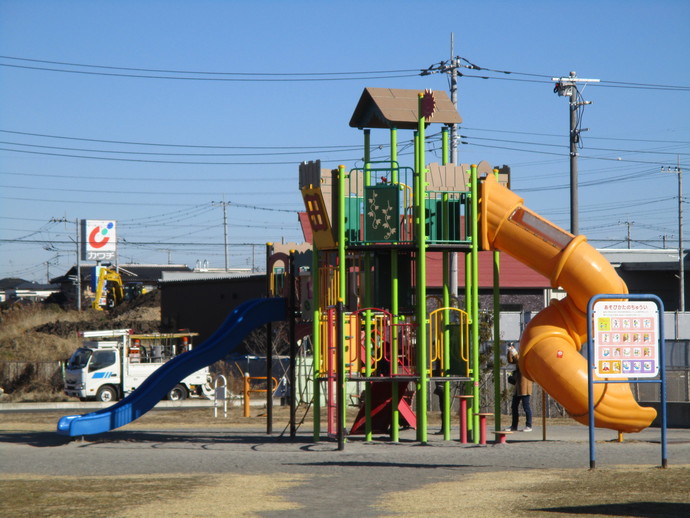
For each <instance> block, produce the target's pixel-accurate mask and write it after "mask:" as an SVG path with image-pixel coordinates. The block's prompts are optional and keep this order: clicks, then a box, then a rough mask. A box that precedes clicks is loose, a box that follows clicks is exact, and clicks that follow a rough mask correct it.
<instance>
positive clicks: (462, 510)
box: [0, 407, 690, 518]
mask: <svg viewBox="0 0 690 518" xmlns="http://www.w3.org/2000/svg"><path fill="white" fill-rule="evenodd" d="M64 414H65V412H48V413H44V412H40V413H39V412H34V413H24V412H22V413H17V412H3V413H0V447H2V448H3V449H2V451H0V458H1V457H2V456H3V455H19V456H23V458H25V459H26V462H27V465H26V469H21V470H19V471H14V472H7V471H6V470H5V468H3V467H2V466H1V465H2V464H3V463H1V462H0V473H2V479H1V480H0V502H2V504H0V507H2V516H3V517H7V518H12V517H32V518H33V517H44V516H45V517H48V516H50V517H72V516H75V517H76V516H78V517H86V518H88V517H91V516H93V517H95V516H99V517H100V516H104V515H106V516H118V517H129V518H134V517H149V516H166V517H177V516H179V517H185V518H189V517H195V516H198V517H215V516H246V517H278V516H281V517H292V516H295V517H297V516H323V515H324V514H326V513H324V509H331V508H332V512H330V513H329V514H330V515H331V516H332V517H337V516H348V517H349V516H409V517H425V516H428V517H432V516H433V517H436V516H454V515H462V514H470V513H471V514H472V515H473V516H478V517H494V516H500V515H510V516H516V517H521V516H530V517H532V516H549V517H558V516H577V515H586V516H633V517H640V516H650V517H653V516H659V517H661V516H664V517H673V516H690V492H689V491H688V488H690V458H680V459H675V462H673V463H672V464H671V466H670V467H669V468H668V469H660V468H658V467H657V466H655V465H653V464H652V465H641V464H629V465H607V466H605V467H603V468H598V469H595V470H588V469H583V468H582V467H579V468H573V467H559V464H561V465H562V466H567V464H568V462H565V461H560V460H559V458H558V455H563V456H567V455H568V454H569V448H571V447H572V445H569V444H567V443H561V441H554V443H553V444H544V445H542V444H541V443H540V442H539V441H537V440H530V441H529V442H516V443H514V444H508V445H495V446H488V447H485V448H484V449H479V448H476V447H466V446H460V445H458V443H457V441H455V442H453V444H451V445H448V446H444V445H441V446H437V445H432V446H429V447H427V449H426V450H425V449H424V447H422V449H420V446H419V444H415V443H414V442H413V441H410V442H408V443H404V444H400V445H395V444H392V443H385V442H384V443H380V444H368V445H367V444H365V443H362V442H361V441H356V442H353V443H352V444H351V445H348V446H347V449H346V451H345V452H344V453H343V452H336V451H333V450H334V448H333V443H332V442H331V443H324V444H323V445H322V446H314V445H313V444H309V438H308V436H307V437H303V438H302V439H301V440H300V441H298V442H297V443H295V444H293V443H288V444H284V443H282V442H280V440H278V439H276V440H267V439H265V438H264V437H265V436H262V433H261V430H262V429H265V426H266V417H265V410H264V409H252V417H250V418H244V417H242V416H241V411H240V409H238V408H234V409H231V412H230V416H229V417H228V418H227V419H226V418H223V417H219V418H214V417H213V410H212V409H210V408H208V409H196V410H189V409H185V410H166V411H152V412H150V413H149V414H147V415H145V416H143V417H142V418H141V419H139V420H138V421H135V422H134V423H131V424H129V425H127V426H126V427H123V428H122V429H121V431H119V432H117V433H111V434H105V435H104V436H103V437H99V438H94V439H86V442H78V441H77V442H67V441H64V442H60V440H57V439H55V437H54V434H53V432H54V430H55V424H56V422H57V419H58V418H59V417H60V416H62V415H64ZM303 414H304V410H301V411H300V412H298V414H297V415H298V418H301V417H302V416H303ZM288 415H289V414H288V409H287V408H286V407H276V408H275V409H274V425H273V429H274V432H275V434H276V435H281V434H282V432H283V431H284V430H285V429H286V427H287V423H288ZM437 423H438V421H437V420H436V417H435V416H432V417H431V418H430V432H431V433H433V432H432V428H433V427H434V426H435V425H436V424H437ZM553 426H559V423H553ZM562 426H567V425H562ZM304 427H305V429H310V416H307V422H306V424H305V425H304ZM197 430H199V431H200V432H199V433H198V434H197V432H196V431H197ZM225 430H233V431H234V432H233V433H237V434H240V435H241V438H238V439H237V440H235V439H232V438H228V437H227V435H225V434H224V431H225ZM168 432H170V433H169V436H168V437H167V439H165V440H164V439H162V437H164V436H166V435H165V434H168ZM197 435H201V436H203V438H198V439H192V438H193V437H196V436H197ZM527 435H528V434H522V436H521V439H524V438H525V437H526V436H527ZM238 437H239V436H238ZM530 439H537V437H536V436H534V437H531V438H530ZM165 441H167V442H165ZM247 441H248V442H247ZM638 443H639V444H636V443H635V441H630V443H629V444H628V445H627V446H626V448H630V450H627V451H630V452H633V454H634V455H638V454H639V449H640V448H641V447H643V446H645V445H643V444H642V442H641V441H638ZM607 446H608V445H606V444H605V445H602V448H604V447H607ZM575 447H577V448H579V449H582V444H576V445H575ZM511 448H512V450H511ZM540 449H546V450H545V451H540ZM209 450H211V453H213V455H211V456H209ZM512 452H514V453H515V460H514V461H511V460H510V455H511V453H512ZM686 452H687V450H686V449H683V450H682V453H681V455H685V454H686ZM226 454H227V455H228V456H227V459H236V460H235V462H234V463H230V462H226V463H224V464H223V468H222V470H221V471H219V470H218V468H217V467H216V466H215V465H214V464H213V463H212V459H214V458H215V457H219V456H223V455H226ZM49 455H52V456H56V455H57V456H60V455H65V456H78V457H79V458H80V459H82V462H84V464H85V466H86V465H88V463H93V465H94V466H95V467H93V469H87V468H84V470H83V472H82V473H76V474H75V473H65V474H60V473H50V472H48V471H49V469H48V468H47V467H43V468H40V467H38V466H35V465H34V464H33V462H34V461H33V460H32V459H38V460H43V459H46V458H47V456H49ZM164 455H165V456H166V457H164ZM170 455H172V456H173V458H172V460H175V459H176V458H177V459H180V460H182V459H183V458H184V459H185V465H187V466H190V465H191V466H192V467H193V469H191V470H189V471H188V472H186V471H185V470H183V469H179V470H178V471H170V472H166V465H163V461H164V460H165V459H168V458H169V456H170ZM677 455H678V454H676V456H677ZM522 456H524V458H525V459H534V465H533V466H530V461H529V460H526V461H523V460H520V459H522V458H523V457H522ZM137 457H139V458H140V459H146V460H145V462H144V463H145V464H146V463H148V462H155V463H158V464H156V465H154V464H151V465H150V466H148V467H146V466H144V467H141V466H139V467H138V468H136V469H135V465H136V460H135V459H136V458H137ZM9 458H10V457H6V459H9ZM127 459H129V460H127ZM148 459H153V460H152V461H149V460H148ZM201 459H204V460H203V462H202V460H201ZM315 459H319V460H318V462H317V461H315ZM451 459H453V460H451ZM537 459H541V460H537ZM543 459H547V460H546V461H544V460H543ZM627 460H630V459H629V458H628V459H627ZM683 460H685V461H686V463H682V461H683ZM117 462H124V463H125V464H126V463H127V462H131V464H132V469H131V471H130V472H128V468H127V466H124V467H123V468H122V469H121V471H124V472H125V473H117V474H109V473H108V470H107V469H104V468H103V467H102V465H103V464H106V465H112V466H116V463H117ZM195 462H197V464H194V463H195ZM99 466H100V467H99ZM173 469H174V468H173ZM205 470H207V471H208V472H207V473H206V474H204V471H205ZM43 471H45V472H43ZM141 471H144V472H143V473H142V472H141ZM200 475H201V476H200ZM396 480H397V482H396ZM358 500H361V501H358Z"/></svg>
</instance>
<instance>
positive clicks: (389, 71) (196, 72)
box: [0, 56, 418, 76]
mask: <svg viewBox="0 0 690 518" xmlns="http://www.w3.org/2000/svg"><path fill="white" fill-rule="evenodd" d="M0 58H1V59H12V60H15V61H27V62H31V63H44V64H48V65H64V66H71V67H84V68H99V69H107V70H128V71H130V72H154V73H160V74H199V75H230V76H329V75H354V74H394V73H401V72H417V71H418V70H417V69H408V70H374V71H355V72H208V71H199V70H196V71H195V70H166V69H157V68H132V67H115V66H108V65H93V64H85V63H69V62H65V61H49V60H44V59H30V58H19V57H13V56H0Z"/></svg>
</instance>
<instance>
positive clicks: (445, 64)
mask: <svg viewBox="0 0 690 518" xmlns="http://www.w3.org/2000/svg"><path fill="white" fill-rule="evenodd" d="M454 54H455V35H454V34H453V33H451V34H450V60H448V61H441V62H440V63H436V64H434V65H431V66H430V67H429V68H427V69H426V70H422V72H421V74H420V75H422V76H428V75H431V74H449V75H450V100H451V102H452V103H453V106H454V107H455V109H456V110H457V109H458V75H461V74H459V73H458V69H459V68H460V56H455V55H454ZM450 162H451V164H456V165H457V163H458V125H457V124H451V125H450ZM449 270H450V271H449V272H448V276H449V277H450V286H449V289H450V294H451V297H455V300H457V297H458V253H457V252H451V253H450V266H449Z"/></svg>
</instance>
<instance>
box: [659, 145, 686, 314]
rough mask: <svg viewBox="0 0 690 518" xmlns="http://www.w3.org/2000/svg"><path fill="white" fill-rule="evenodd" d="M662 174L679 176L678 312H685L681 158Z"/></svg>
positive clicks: (664, 169)
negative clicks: (675, 164)
mask: <svg viewBox="0 0 690 518" xmlns="http://www.w3.org/2000/svg"><path fill="white" fill-rule="evenodd" d="M661 171H662V172H670V173H677V174H678V281H679V282H678V311H681V312H685V253H684V252H685V251H684V250H683V170H682V169H681V168H680V157H678V165H677V166H676V167H673V168H671V167H662V168H661Z"/></svg>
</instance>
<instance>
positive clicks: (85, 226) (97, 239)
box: [81, 219, 117, 261]
mask: <svg viewBox="0 0 690 518" xmlns="http://www.w3.org/2000/svg"><path fill="white" fill-rule="evenodd" d="M81 230H82V231H81V242H82V256H81V258H82V260H84V261H114V260H115V259H116V257H117V233H116V224H115V221H113V220H100V219H98V220H96V219H83V220H81Z"/></svg>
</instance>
